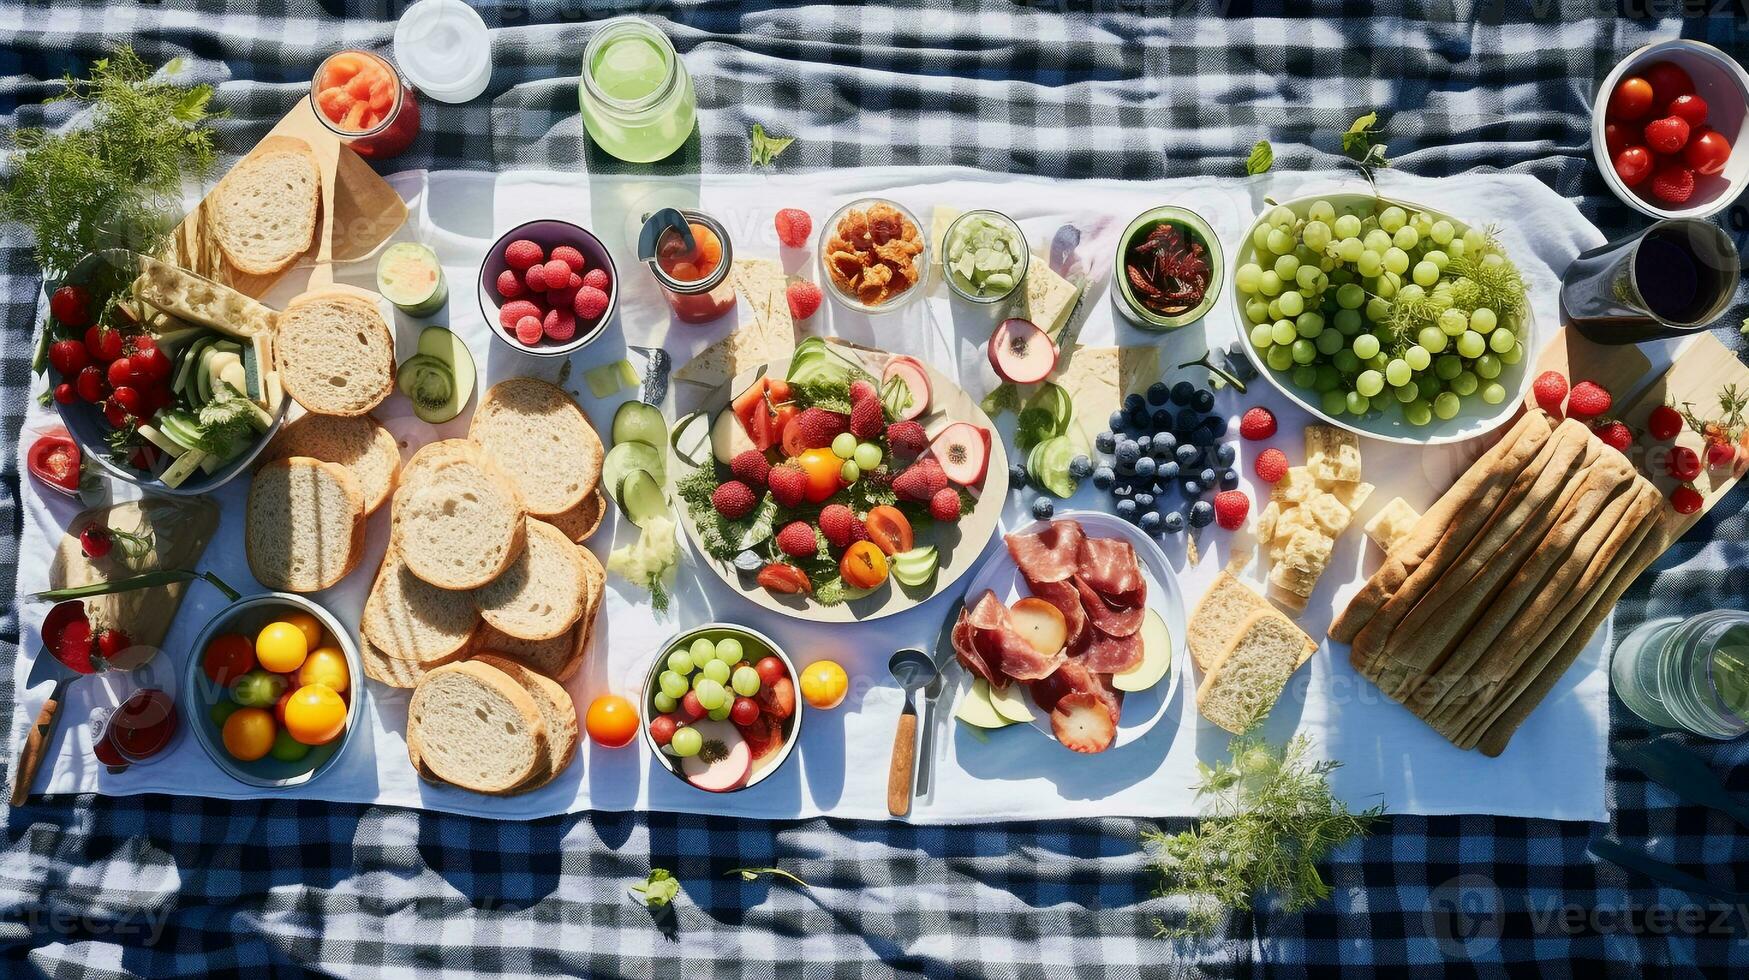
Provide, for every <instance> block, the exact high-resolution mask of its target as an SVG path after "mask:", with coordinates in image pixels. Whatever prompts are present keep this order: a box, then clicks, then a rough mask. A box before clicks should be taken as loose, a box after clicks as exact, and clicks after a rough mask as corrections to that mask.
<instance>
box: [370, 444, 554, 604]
mask: <svg viewBox="0 0 1749 980" xmlns="http://www.w3.org/2000/svg"><path fill="white" fill-rule="evenodd" d="M415 463H417V465H415V464H414V463H409V464H408V467H407V472H406V473H405V474H404V476H405V477H406V479H405V481H404V483H403V484H402V486H401V489H400V490H398V491H396V493H395V500H394V504H393V507H392V510H391V514H392V517H391V520H390V523H389V535H390V537H389V540H390V542H391V547H393V548H394V549H395V551H396V552H397V553H399V554H400V556H401V560H402V561H404V562H406V563H407V567H408V568H409V569H411V570H412V572H413V574H415V575H417V576H419V577H420V578H422V579H424V580H425V581H427V582H430V583H431V584H432V585H435V586H437V587H438V588H441V589H454V590H461V589H475V588H479V587H480V586H482V585H485V584H486V583H488V582H491V581H492V580H494V579H496V578H498V576H500V575H502V574H504V570H505V569H507V568H509V567H510V564H511V562H513V561H515V560H516V558H517V556H518V555H520V554H522V548H523V542H524V540H525V539H526V534H527V527H526V525H527V513H526V511H525V510H524V508H523V503H522V495H521V494H519V493H517V491H516V488H515V487H514V486H513V485H511V483H510V482H509V481H508V480H506V479H505V478H504V477H503V476H502V475H501V474H500V472H499V471H498V468H497V467H496V466H494V465H492V463H491V462H489V461H488V460H486V459H483V458H478V456H477V454H475V453H470V451H468V450H466V449H463V448H460V447H456V448H450V449H444V450H440V451H438V452H436V453H434V454H433V455H432V456H429V457H426V459H424V460H419V459H416V460H415Z"/></svg>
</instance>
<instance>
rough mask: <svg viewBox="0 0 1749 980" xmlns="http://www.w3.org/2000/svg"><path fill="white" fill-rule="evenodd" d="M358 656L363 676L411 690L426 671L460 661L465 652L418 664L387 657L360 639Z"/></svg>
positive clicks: (423, 676)
mask: <svg viewBox="0 0 1749 980" xmlns="http://www.w3.org/2000/svg"><path fill="white" fill-rule="evenodd" d="M358 654H359V659H360V660H363V661H364V676H366V677H369V678H370V679H371V680H374V681H377V682H379V683H382V684H387V685H388V686H390V687H399V688H413V687H418V686H419V682H420V681H421V680H424V678H425V672H426V671H427V670H429V669H431V668H434V667H441V666H443V665H444V664H447V663H454V662H455V661H457V660H461V659H462V658H463V656H464V654H465V651H464V652H463V653H458V654H456V655H454V656H452V657H445V658H444V659H442V660H439V661H435V662H433V663H420V662H419V661H417V660H402V659H400V658H398V657H391V656H388V655H387V654H385V653H383V652H382V651H381V650H378V649H377V648H376V646H375V644H373V643H371V642H370V640H368V639H364V638H360V639H359V641H358Z"/></svg>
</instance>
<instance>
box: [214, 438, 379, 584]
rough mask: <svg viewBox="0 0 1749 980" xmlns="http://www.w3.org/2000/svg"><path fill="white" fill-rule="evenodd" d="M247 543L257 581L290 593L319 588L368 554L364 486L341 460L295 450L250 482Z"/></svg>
mask: <svg viewBox="0 0 1749 980" xmlns="http://www.w3.org/2000/svg"><path fill="white" fill-rule="evenodd" d="M243 522H244V523H243V550H244V553H245V555H246V556H247V557H248V559H249V570H250V571H251V572H252V573H254V575H255V580H256V581H257V582H260V583H261V584H262V585H265V586H267V587H268V588H270V589H279V590H282V591H285V592H319V591H321V590H322V589H326V588H328V587H329V586H332V585H335V584H337V583H339V581H340V580H341V579H343V578H345V577H346V576H347V575H349V574H351V572H352V570H353V569H354V568H356V567H358V563H359V561H360V560H362V559H363V558H364V535H365V523H364V492H363V491H361V490H360V489H359V488H358V480H357V479H356V478H354V477H353V475H352V471H350V470H348V469H347V468H346V467H344V466H341V465H339V464H337V463H325V462H323V461H322V460H319V459H311V458H310V457H308V456H292V457H290V458H288V459H282V460H277V461H275V462H272V463H269V464H267V465H266V466H263V467H262V468H261V469H260V471H258V472H257V473H256V474H255V479H254V480H253V481H252V482H251V483H250V484H249V501H248V504H247V505H246V507H245V509H244V514H243Z"/></svg>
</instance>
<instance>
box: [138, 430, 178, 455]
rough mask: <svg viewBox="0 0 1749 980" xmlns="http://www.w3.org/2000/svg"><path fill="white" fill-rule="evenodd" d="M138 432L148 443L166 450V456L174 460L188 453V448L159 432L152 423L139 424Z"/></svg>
mask: <svg viewBox="0 0 1749 980" xmlns="http://www.w3.org/2000/svg"><path fill="white" fill-rule="evenodd" d="M138 432H139V433H140V436H141V437H142V438H144V439H145V440H146V441H147V442H149V443H151V444H152V445H154V446H157V447H158V448H159V449H162V450H164V452H165V454H166V455H168V456H170V457H171V458H173V459H174V458H179V457H181V455H182V454H183V453H185V452H188V447H187V446H184V445H183V444H181V443H179V442H177V441H176V440H174V439H172V438H170V437H169V436H167V435H165V434H164V433H162V432H159V431H158V430H157V428H156V427H154V426H153V425H152V424H151V423H148V422H141V423H140V424H139V428H138Z"/></svg>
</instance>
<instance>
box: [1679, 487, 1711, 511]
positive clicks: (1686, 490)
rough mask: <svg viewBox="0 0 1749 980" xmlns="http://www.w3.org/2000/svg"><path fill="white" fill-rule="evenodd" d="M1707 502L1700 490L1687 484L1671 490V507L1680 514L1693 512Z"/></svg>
mask: <svg viewBox="0 0 1749 980" xmlns="http://www.w3.org/2000/svg"><path fill="white" fill-rule="evenodd" d="M1705 503H1706V498H1704V497H1702V496H1701V495H1700V491H1699V490H1696V489H1695V488H1693V487H1691V486H1688V485H1686V484H1684V485H1683V486H1680V487H1677V488H1676V489H1674V490H1672V491H1670V509H1672V510H1674V511H1676V512H1677V513H1678V514H1693V513H1695V512H1696V511H1699V510H1700V508H1701V505H1703V504H1705Z"/></svg>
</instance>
